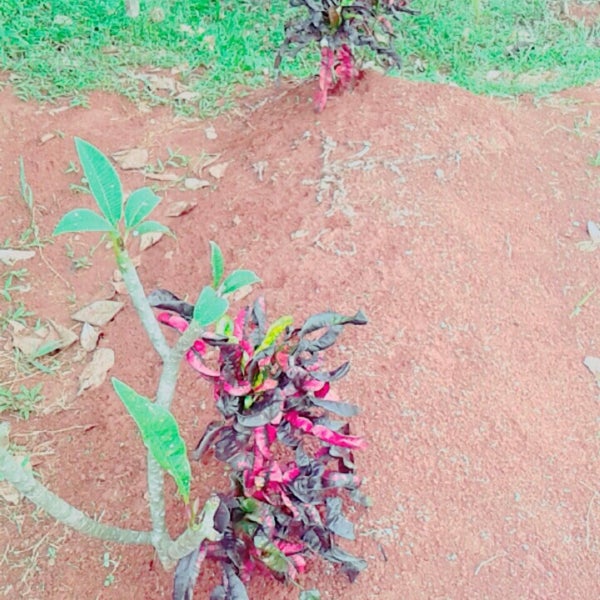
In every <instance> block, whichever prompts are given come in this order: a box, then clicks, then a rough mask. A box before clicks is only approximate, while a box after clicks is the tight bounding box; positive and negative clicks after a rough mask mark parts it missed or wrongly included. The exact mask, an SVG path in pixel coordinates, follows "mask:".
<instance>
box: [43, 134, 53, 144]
mask: <svg viewBox="0 0 600 600" xmlns="http://www.w3.org/2000/svg"><path fill="white" fill-rule="evenodd" d="M55 137H56V134H55V133H50V132H49V133H44V134H42V135H40V144H45V143H46V142H49V141H50V140H51V139H53V138H55Z"/></svg>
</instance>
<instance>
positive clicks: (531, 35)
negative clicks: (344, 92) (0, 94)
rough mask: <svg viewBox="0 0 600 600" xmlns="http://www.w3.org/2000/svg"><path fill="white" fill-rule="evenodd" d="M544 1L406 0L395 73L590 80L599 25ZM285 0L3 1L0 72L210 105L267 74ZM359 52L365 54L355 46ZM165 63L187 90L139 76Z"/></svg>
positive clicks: (32, 88)
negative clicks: (400, 64) (134, 11)
mask: <svg viewBox="0 0 600 600" xmlns="http://www.w3.org/2000/svg"><path fill="white" fill-rule="evenodd" d="M560 4H561V3H560V2H553V1H549V0H529V1H528V2H523V1H522V0H471V1H470V2H469V1H463V2H456V1H455V0H413V3H412V4H411V7H414V8H415V9H418V10H419V11H420V15H419V16H417V17H415V18H411V19H406V20H405V21H404V22H403V24H402V27H399V28H398V29H397V31H396V33H397V34H398V40H397V48H396V49H397V50H398V53H399V54H400V56H402V57H404V58H405V59H406V60H405V61H404V68H403V71H402V74H403V76H405V77H409V78H412V79H417V80H426V81H438V82H452V83H456V84H458V85H460V86H462V87H464V88H466V89H469V90H471V91H473V92H476V93H486V94H516V93H522V92H533V93H537V94H544V93H547V92H551V91H555V90H558V89H563V88H565V87H570V86H576V85H582V84H584V83H587V82H590V81H593V80H596V79H598V78H600V45H599V39H600V24H598V23H596V24H594V23H593V22H592V23H588V24H587V25H586V24H584V23H583V22H578V21H576V20H573V19H567V18H565V17H564V15H563V14H562V13H561V10H560ZM297 10H298V9H294V8H291V7H290V6H289V2H288V1H287V0H271V1H270V2H256V1H250V0H213V1H211V2H198V1H189V2H172V3H168V4H167V3H163V2H159V1H158V0H148V2H146V3H142V6H141V14H140V16H139V17H138V18H136V19H131V18H129V17H127V15H126V14H125V9H124V3H123V0H105V1H104V2H79V3H73V2H70V1H69V0H55V1H53V2H51V3H50V2H43V3H40V2H39V0H3V2H2V3H0V38H1V39H2V41H3V43H2V44H1V45H0V70H5V71H10V72H11V81H12V83H13V85H14V86H15V89H16V92H17V93H18V94H19V96H21V97H22V98H26V99H36V100H50V101H53V100H56V99H57V98H59V97H61V96H69V97H71V98H72V99H73V102H74V103H76V104H82V103H85V94H87V93H88V92H90V91H91V90H94V89H104V90H109V91H114V92H118V93H120V94H123V95H125V96H127V97H130V98H132V99H134V100H143V101H144V102H148V103H154V104H157V103H168V104H172V105H174V106H175V107H177V108H178V109H179V110H182V111H184V112H195V113H199V114H202V115H206V114H214V113H215V112H218V111H219V110H223V109H226V108H228V107H230V106H231V104H232V99H233V98H234V97H235V94H239V93H240V91H241V90H242V89H244V88H248V87H257V86H262V85H264V84H265V83H266V82H268V81H269V80H270V77H271V76H272V74H273V60H274V56H275V54H276V51H277V49H278V48H279V46H280V44H281V43H282V41H283V36H284V24H285V22H286V21H287V20H288V19H289V18H290V17H292V16H293V15H297ZM367 55H368V52H367ZM318 61H319V48H318V47H317V46H316V45H315V46H314V47H309V48H307V49H306V50H304V51H302V52H301V53H300V54H299V55H298V56H297V57H296V59H295V60H293V61H286V63H285V64H284V65H283V69H282V75H283V76H288V77H295V78H305V77H310V76H313V75H314V74H315V72H316V70H315V65H318ZM152 68H159V69H167V70H169V69H174V70H175V71H176V74H175V75H173V76H174V77H175V78H176V79H177V81H178V84H180V85H182V86H184V88H185V89H186V90H187V91H191V92H195V93H196V95H195V96H194V97H193V99H190V98H189V96H188V98H187V99H185V100H184V99H181V98H178V96H179V94H178V93H177V91H171V92H169V93H165V92H157V90H156V89H154V88H153V86H152V82H151V81H150V80H149V79H148V77H147V74H148V72H149V70H151V69H152Z"/></svg>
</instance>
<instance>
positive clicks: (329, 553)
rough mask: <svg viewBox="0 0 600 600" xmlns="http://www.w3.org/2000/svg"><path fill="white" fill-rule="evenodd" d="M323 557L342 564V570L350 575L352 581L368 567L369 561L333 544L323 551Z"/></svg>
mask: <svg viewBox="0 0 600 600" xmlns="http://www.w3.org/2000/svg"><path fill="white" fill-rule="evenodd" d="M323 558H325V559H326V560H328V561H329V562H333V563H337V564H341V565H342V571H343V572H344V573H345V574H346V575H347V576H348V579H349V580H350V581H354V580H355V579H356V578H357V576H358V574H359V573H360V572H361V571H364V569H366V568H367V561H366V560H364V559H362V558H358V557H356V556H353V555H352V554H350V553H349V552H346V551H345V550H342V549H341V548H338V547H337V546H332V547H331V548H330V549H329V550H326V551H325V552H323Z"/></svg>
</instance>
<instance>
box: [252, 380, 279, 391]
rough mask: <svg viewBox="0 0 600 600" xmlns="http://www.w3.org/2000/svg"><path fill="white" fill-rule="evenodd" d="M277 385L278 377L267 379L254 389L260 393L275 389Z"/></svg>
mask: <svg viewBox="0 0 600 600" xmlns="http://www.w3.org/2000/svg"><path fill="white" fill-rule="evenodd" d="M276 387H277V380H276V379H265V380H264V381H263V382H262V383H261V384H260V385H259V386H257V387H255V388H254V391H255V392H256V393H257V394H260V393H261V392H268V391H269V390H274V389H275V388H276Z"/></svg>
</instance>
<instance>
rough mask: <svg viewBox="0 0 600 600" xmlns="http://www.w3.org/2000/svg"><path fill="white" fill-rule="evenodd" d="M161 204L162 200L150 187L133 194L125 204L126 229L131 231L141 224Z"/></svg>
mask: <svg viewBox="0 0 600 600" xmlns="http://www.w3.org/2000/svg"><path fill="white" fill-rule="evenodd" d="M159 202H160V198H159V197H158V196H157V195H156V194H155V193H154V192H153V191H152V190H151V189H150V188H149V187H143V188H140V189H139V190H135V191H133V192H131V194H130V195H129V198H127V202H126V203H125V227H126V228H127V229H131V228H132V227H135V226H136V225H138V224H139V223H141V222H142V221H143V220H144V219H145V218H146V217H147V216H148V215H149V214H150V213H151V212H152V211H153V210H154V209H155V208H156V206H157V205H158V203H159Z"/></svg>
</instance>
